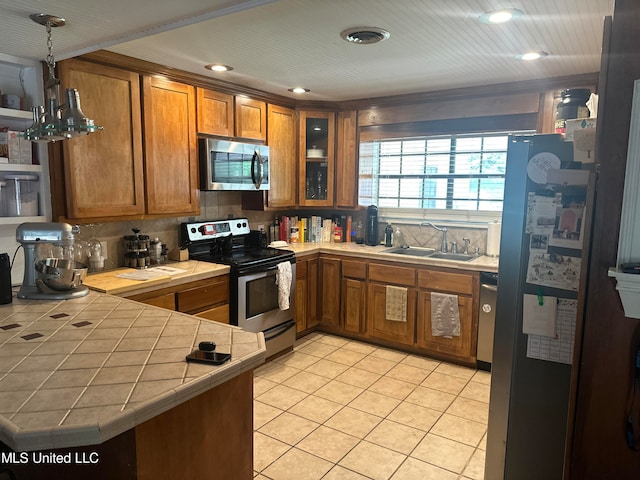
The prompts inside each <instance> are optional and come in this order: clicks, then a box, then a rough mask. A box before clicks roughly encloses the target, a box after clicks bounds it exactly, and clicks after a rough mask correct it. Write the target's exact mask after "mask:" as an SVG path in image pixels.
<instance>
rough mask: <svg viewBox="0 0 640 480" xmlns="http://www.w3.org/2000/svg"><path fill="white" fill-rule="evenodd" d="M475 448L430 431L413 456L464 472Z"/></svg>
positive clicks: (457, 471)
mask: <svg viewBox="0 0 640 480" xmlns="http://www.w3.org/2000/svg"><path fill="white" fill-rule="evenodd" d="M474 450H475V449H474V448H473V447H469V446H468V445H463V444H462V443H458V442H454V441H453V440H449V439H447V438H442V437H439V436H437V435H432V434H431V433H428V434H427V435H426V437H424V439H423V440H422V441H421V442H420V444H419V445H418V446H417V447H416V449H415V450H414V451H413V452H412V453H411V456H412V457H414V458H417V459H418V460H422V461H424V462H427V463H431V464H433V465H436V466H438V467H442V468H444V469H446V470H450V471H452V472H456V473H462V471H463V470H464V468H465V467H466V465H467V462H468V461H469V459H470V458H471V455H472V454H473V452H474Z"/></svg>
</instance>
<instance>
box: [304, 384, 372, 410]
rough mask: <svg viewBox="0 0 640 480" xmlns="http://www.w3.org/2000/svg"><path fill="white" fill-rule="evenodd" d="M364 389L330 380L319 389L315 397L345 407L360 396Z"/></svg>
mask: <svg viewBox="0 0 640 480" xmlns="http://www.w3.org/2000/svg"><path fill="white" fill-rule="evenodd" d="M363 391H364V389H362V388H360V387H354V386H353V385H349V384H348V383H343V382H339V381H337V380H332V381H330V382H329V383H327V384H326V385H325V386H324V387H321V388H319V389H318V390H317V391H316V392H315V395H316V396H318V397H322V398H326V399H327V400H331V401H333V402H336V403H339V404H341V405H347V404H348V403H349V402H351V401H352V400H353V399H354V398H356V397H357V396H358V395H360V394H361V393H362V392H363Z"/></svg>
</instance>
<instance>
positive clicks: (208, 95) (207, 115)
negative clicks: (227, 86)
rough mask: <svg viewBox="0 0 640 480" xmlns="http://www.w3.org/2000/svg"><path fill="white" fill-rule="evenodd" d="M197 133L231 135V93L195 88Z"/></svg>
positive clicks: (232, 129)
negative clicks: (196, 97)
mask: <svg viewBox="0 0 640 480" xmlns="http://www.w3.org/2000/svg"><path fill="white" fill-rule="evenodd" d="M196 93H197V96H198V103H197V109H198V133H204V134H207V135H221V136H223V137H233V135H234V123H233V95H229V94H226V93H220V92H216V91H214V90H209V89H207V88H197V89H196Z"/></svg>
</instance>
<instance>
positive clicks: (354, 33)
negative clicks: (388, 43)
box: [340, 27, 391, 45]
mask: <svg viewBox="0 0 640 480" xmlns="http://www.w3.org/2000/svg"><path fill="white" fill-rule="evenodd" d="M390 35H391V34H390V33H389V32H387V31H386V30H385V29H383V28H378V27H355V28H349V29H347V30H344V31H343V32H341V33H340V36H341V37H342V38H343V39H345V40H346V41H347V42H350V43H358V44H361V45H369V44H371V43H378V42H381V41H383V40H386V39H387V38H389V36H390Z"/></svg>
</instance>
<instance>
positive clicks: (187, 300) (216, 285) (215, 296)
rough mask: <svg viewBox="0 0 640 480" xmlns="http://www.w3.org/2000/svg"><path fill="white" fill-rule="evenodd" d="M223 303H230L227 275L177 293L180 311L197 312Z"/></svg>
mask: <svg viewBox="0 0 640 480" xmlns="http://www.w3.org/2000/svg"><path fill="white" fill-rule="evenodd" d="M222 303H229V279H228V278H227V277H225V278H222V279H216V280H214V281H208V282H206V283H204V284H203V285H198V286H195V287H193V288H189V289H186V290H182V291H179V292H177V293H176V307H177V310H178V311H179V312H187V313H191V312H197V311H199V310H202V309H204V308H206V307H209V306H213V305H217V304H222Z"/></svg>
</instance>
